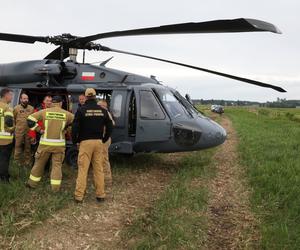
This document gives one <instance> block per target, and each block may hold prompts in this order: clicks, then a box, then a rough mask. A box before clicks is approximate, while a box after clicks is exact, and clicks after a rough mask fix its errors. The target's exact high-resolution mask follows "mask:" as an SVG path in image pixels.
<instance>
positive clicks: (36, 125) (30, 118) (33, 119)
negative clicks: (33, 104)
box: [27, 115, 38, 131]
mask: <svg viewBox="0 0 300 250" xmlns="http://www.w3.org/2000/svg"><path fill="white" fill-rule="evenodd" d="M27 120H30V121H33V122H35V125H34V127H32V128H30V130H32V131H34V130H35V129H36V128H37V127H38V124H37V122H38V120H37V119H35V118H34V117H33V116H31V115H30V116H28V117H27Z"/></svg>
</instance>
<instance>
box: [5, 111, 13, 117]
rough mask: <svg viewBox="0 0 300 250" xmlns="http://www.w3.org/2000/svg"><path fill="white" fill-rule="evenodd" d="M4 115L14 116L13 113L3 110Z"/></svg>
mask: <svg viewBox="0 0 300 250" xmlns="http://www.w3.org/2000/svg"><path fill="white" fill-rule="evenodd" d="M4 116H12V117H14V114H13V113H12V112H10V111H7V112H4Z"/></svg>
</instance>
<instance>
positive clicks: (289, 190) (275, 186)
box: [226, 108, 300, 249]
mask: <svg viewBox="0 0 300 250" xmlns="http://www.w3.org/2000/svg"><path fill="white" fill-rule="evenodd" d="M268 112H273V113H274V112H278V113H280V114H282V113H283V112H284V111H282V110H274V109H272V110H271V109H270V110H268V109H263V111H259V112H258V115H257V114H255V113H251V112H248V111H246V110H245V109H237V108H236V109H227V110H226V113H227V114H228V115H229V116H230V118H231V119H232V121H233V125H234V127H235V128H236V129H237V132H238V135H239V139H240V143H239V153H240V159H241V165H242V166H244V167H245V168H246V172H247V176H248V180H249V184H250V186H251V188H252V189H253V194H252V206H253V209H254V211H255V212H256V213H257V216H258V218H259V219H260V220H261V225H260V230H261V235H262V239H261V242H260V246H261V248H262V249H299V247H300V125H299V123H298V122H297V121H293V120H290V119H287V117H286V116H285V115H279V116H270V115H269V113H268ZM285 112H290V111H285ZM293 112H296V110H293ZM283 114H284V113H283Z"/></svg>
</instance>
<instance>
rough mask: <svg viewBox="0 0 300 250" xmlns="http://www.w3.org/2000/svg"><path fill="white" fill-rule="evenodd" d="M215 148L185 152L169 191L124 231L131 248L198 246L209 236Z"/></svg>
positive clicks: (192, 247) (190, 247)
mask: <svg viewBox="0 0 300 250" xmlns="http://www.w3.org/2000/svg"><path fill="white" fill-rule="evenodd" d="M213 152H214V151H213V150H208V151H201V152H193V153H189V154H188V155H186V156H184V157H183V158H182V159H181V160H180V162H179V165H178V166H177V168H176V170H177V171H176V173H175V175H174V177H173V179H172V181H171V184H170V185H169V186H168V188H167V189H166V191H165V192H164V193H163V194H162V195H161V196H160V198H159V199H158V200H157V201H156V202H155V204H154V206H153V207H151V208H149V209H148V210H147V211H142V212H140V214H139V215H137V216H136V218H135V219H134V221H133V224H132V225H130V226H128V227H127V229H126V230H125V232H123V233H122V238H123V240H122V241H123V242H129V245H127V246H126V247H128V248H130V249H199V246H201V245H203V243H204V241H205V236H206V226H207V225H206V216H205V211H206V204H207V200H208V190H207V189H206V185H205V184H207V181H206V180H207V179H209V178H211V177H212V176H213V175H214V167H213V166H212V164H210V161H211V157H212V154H213Z"/></svg>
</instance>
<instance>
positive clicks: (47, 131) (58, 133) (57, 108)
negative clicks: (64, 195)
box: [27, 96, 74, 192]
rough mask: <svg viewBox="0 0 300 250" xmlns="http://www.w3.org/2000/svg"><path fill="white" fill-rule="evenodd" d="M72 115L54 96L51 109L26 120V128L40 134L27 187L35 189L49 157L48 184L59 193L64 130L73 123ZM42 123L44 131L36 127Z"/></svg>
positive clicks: (63, 150) (58, 98) (41, 111)
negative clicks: (50, 162)
mask: <svg viewBox="0 0 300 250" xmlns="http://www.w3.org/2000/svg"><path fill="white" fill-rule="evenodd" d="M73 118H74V116H73V114H72V113H70V112H68V111H66V110H64V109H62V98H61V97H60V96H54V97H53V99H52V107H51V108H48V109H44V110H40V111H39V112H37V113H33V114H32V115H30V116H29V117H28V119H27V122H28V127H29V128H30V129H31V130H35V131H37V132H38V133H40V134H41V139H40V144H39V147H38V149H37V151H36V153H35V162H34V166H33V168H32V170H31V173H30V176H29V180H28V182H27V185H28V186H29V187H32V188H35V187H36V186H37V184H38V182H39V181H40V180H41V177H42V175H43V172H44V168H45V165H46V163H47V161H48V159H49V158H50V157H51V160H52V169H51V174H50V179H51V180H50V183H51V188H52V190H53V191H55V192H56V191H59V190H60V186H61V180H62V171H61V168H62V163H63V160H64V157H65V149H66V141H65V130H66V128H67V127H68V126H69V125H70V124H71V123H72V121H73ZM38 121H42V122H43V124H44V129H42V128H41V127H40V126H39V125H38Z"/></svg>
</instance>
